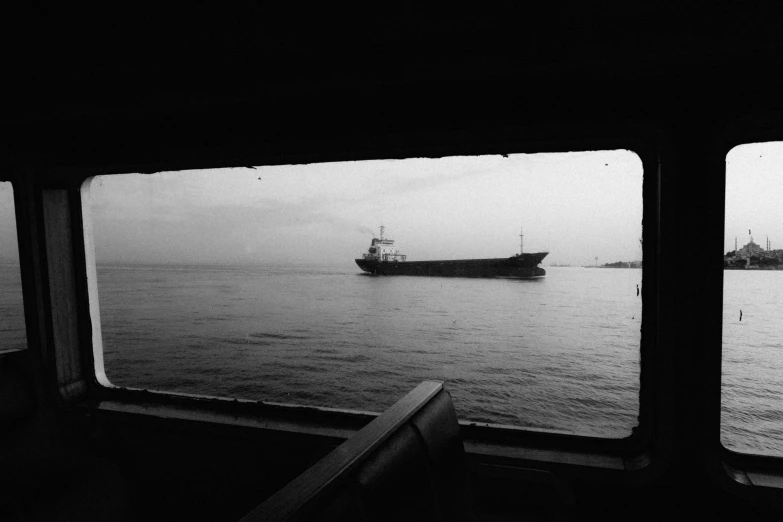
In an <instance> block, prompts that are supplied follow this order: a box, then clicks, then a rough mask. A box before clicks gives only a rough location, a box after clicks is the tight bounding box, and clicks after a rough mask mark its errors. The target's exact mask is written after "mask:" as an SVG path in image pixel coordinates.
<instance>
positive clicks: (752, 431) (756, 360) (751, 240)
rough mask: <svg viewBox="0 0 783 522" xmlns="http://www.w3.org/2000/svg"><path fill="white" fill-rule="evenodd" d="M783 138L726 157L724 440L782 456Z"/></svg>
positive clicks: (742, 148)
mask: <svg viewBox="0 0 783 522" xmlns="http://www.w3.org/2000/svg"><path fill="white" fill-rule="evenodd" d="M781 164H783V142H769V143H752V144H747V145H741V146H738V147H735V148H734V149H732V150H731V151H730V152H729V154H728V155H727V156H726V226H725V244H724V252H725V253H724V261H723V263H724V271H723V357H722V361H723V362H722V366H723V368H722V381H721V407H722V408H721V410H722V411H721V442H722V443H723V445H724V446H726V447H727V448H729V449H732V450H734V451H741V452H744V453H754V454H760V455H775V456H783V430H782V429H781V424H780V411H781V401H780V397H783V382H782V381H781V379H780V376H781V375H783V331H782V330H781V328H779V326H780V325H781V319H780V313H781V309H783V206H781V204H780V202H781V199H783V183H782V182H781V179H783V178H781V172H780V165H781Z"/></svg>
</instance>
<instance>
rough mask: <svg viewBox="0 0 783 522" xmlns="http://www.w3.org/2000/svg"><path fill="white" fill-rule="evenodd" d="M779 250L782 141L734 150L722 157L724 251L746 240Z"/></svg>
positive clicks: (782, 208) (782, 212)
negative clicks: (769, 243)
mask: <svg viewBox="0 0 783 522" xmlns="http://www.w3.org/2000/svg"><path fill="white" fill-rule="evenodd" d="M748 230H750V231H751V232H752V233H753V240H754V241H755V242H756V243H757V244H759V245H760V246H762V247H764V246H766V242H767V236H769V240H770V241H771V242H772V248H773V249H781V248H783V142H779V141H778V142H768V143H751V144H748V145H740V146H738V147H734V148H733V149H732V150H731V151H730V152H729V153H728V155H727V156H726V233H725V244H724V250H725V251H726V252H728V251H731V250H734V238H737V244H738V246H739V248H742V246H743V245H745V244H746V243H747V242H748V240H749V237H748Z"/></svg>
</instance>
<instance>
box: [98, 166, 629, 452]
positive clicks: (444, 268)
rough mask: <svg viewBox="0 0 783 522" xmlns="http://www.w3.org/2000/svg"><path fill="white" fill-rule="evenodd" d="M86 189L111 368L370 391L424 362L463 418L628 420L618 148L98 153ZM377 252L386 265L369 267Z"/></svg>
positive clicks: (558, 426)
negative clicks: (300, 157)
mask: <svg viewBox="0 0 783 522" xmlns="http://www.w3.org/2000/svg"><path fill="white" fill-rule="evenodd" d="M90 193H91V195H90V199H89V202H87V203H86V204H88V205H89V210H90V211H91V212H92V223H93V224H92V227H93V232H94V244H95V256H96V257H95V259H96V265H97V280H98V291H99V298H100V313H101V330H102V336H103V346H104V359H105V370H106V374H107V377H108V379H109V380H110V381H111V382H112V383H113V384H115V385H119V386H128V387H135V388H145V389H155V390H170V391H177V392H187V393H194V394H202V395H212V396H227V397H235V398H244V399H254V400H265V401H270V402H277V403H288V404H305V405H314V406H324V407H337V408H345V409H352V410H364V411H382V410H383V409H385V408H386V407H388V406H390V405H391V404H392V403H393V402H394V400H395V399H396V398H398V397H400V396H401V395H403V394H404V393H406V392H407V391H409V390H410V389H412V388H413V387H414V386H415V385H416V384H418V383H419V382H421V381H422V380H443V381H445V382H446V386H447V388H448V389H449V390H450V392H451V393H452V396H453V398H454V401H455V405H456V408H457V411H458V413H459V415H460V417H461V418H462V419H465V420H471V421H476V422H480V423H491V424H498V425H509V426H519V427H529V428H533V429H538V430H554V431H561V432H567V433H576V434H580V435H593V436H601V437H616V438H620V437H625V436H628V435H630V433H631V430H632V428H633V427H634V426H636V425H637V424H638V419H637V418H638V413H639V354H640V351H639V348H640V339H641V306H642V300H641V289H640V285H641V281H642V270H641V267H642V250H641V238H642V164H641V161H640V159H639V157H638V156H637V155H636V154H634V153H632V152H629V151H626V150H614V151H591V152H579V153H563V154H517V155H509V156H507V157H504V156H476V157H449V158H440V159H421V158H420V159H409V160H402V161H361V162H345V163H328V164H314V165H296V166H294V165H291V166H276V167H259V168H256V169H225V170H209V171H189V172H170V173H159V174H154V175H110V176H98V177H96V178H94V179H93V181H92V184H91V186H90ZM381 225H383V226H384V228H383V231H381V228H380V226H381ZM381 235H382V236H383V238H384V239H386V240H393V241H394V243H393V244H385V248H384V252H381V249H380V248H376V249H375V252H373V251H372V250H371V249H370V246H371V241H372V240H373V238H378V239H380V237H381ZM387 248H388V249H389V250H386V249H387ZM520 250H522V255H520V256H517V254H520ZM395 253H396V254H398V255H397V256H395V255H393V254H395ZM544 253H546V255H545V256H543V255H541V254H544ZM536 254H539V255H541V256H540V257H539V258H535V255H536ZM380 255H388V256H389V257H388V261H385V262H384V263H385V264H384V265H383V267H382V266H381V265H380V264H379V263H380V260H379V259H377V258H378V256H380ZM403 256H405V257H403ZM487 259H490V260H494V261H486V260H487ZM454 260H482V261H470V262H468V261H465V262H463V263H450V262H449V261H454ZM422 261H437V262H436V263H422ZM539 261H540V263H539ZM373 263H376V265H373ZM392 265H394V267H396V268H395V270H398V271H401V272H402V273H404V274H406V275H394V276H392V275H376V274H378V273H379V272H380V273H384V271H388V270H391V266H392ZM596 268H598V269H596ZM543 273H545V275H544V276H543V277H540V276H541V275H542V274H543ZM441 276H448V277H441ZM460 276H498V277H460ZM533 276H539V277H533Z"/></svg>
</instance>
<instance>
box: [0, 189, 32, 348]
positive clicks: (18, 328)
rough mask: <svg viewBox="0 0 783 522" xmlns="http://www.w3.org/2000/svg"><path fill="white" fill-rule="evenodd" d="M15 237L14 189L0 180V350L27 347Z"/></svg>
mask: <svg viewBox="0 0 783 522" xmlns="http://www.w3.org/2000/svg"><path fill="white" fill-rule="evenodd" d="M17 245H18V244H17V241H16V217H15V215H14V190H13V187H12V185H11V183H10V182H8V181H3V182H0V352H4V351H12V350H20V349H23V348H26V347H27V334H26V332H25V321H24V305H23V303H22V281H21V278H20V274H19V250H18V246H17Z"/></svg>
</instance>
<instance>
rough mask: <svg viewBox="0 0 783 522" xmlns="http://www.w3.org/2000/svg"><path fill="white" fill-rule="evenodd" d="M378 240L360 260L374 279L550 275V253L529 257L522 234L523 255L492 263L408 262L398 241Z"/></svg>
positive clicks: (469, 261)
mask: <svg viewBox="0 0 783 522" xmlns="http://www.w3.org/2000/svg"><path fill="white" fill-rule="evenodd" d="M380 229H381V234H380V237H374V238H373V239H372V242H371V243H370V248H369V249H368V250H367V253H365V254H363V255H362V258H361V259H356V264H357V265H359V268H361V269H362V270H364V271H365V272H368V273H370V274H374V275H408V276H436V277H438V276H439V277H499V278H507V279H530V278H534V277H543V276H544V275H546V271H545V270H544V269H543V268H541V267H539V266H538V264H539V263H541V261H542V260H543V259H544V258H545V257H546V256H547V254H549V252H536V253H530V254H525V253H523V252H522V242H521V241H522V237H523V236H522V234H521V233H520V253H519V254H516V255H513V256H511V257H499V258H492V259H455V260H437V261H408V260H407V257H408V256H406V255H404V254H400V253H399V251H398V250H397V249H396V248H395V247H394V240H393V239H387V238H385V237H383V231H384V227H383V226H381V227H380Z"/></svg>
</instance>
